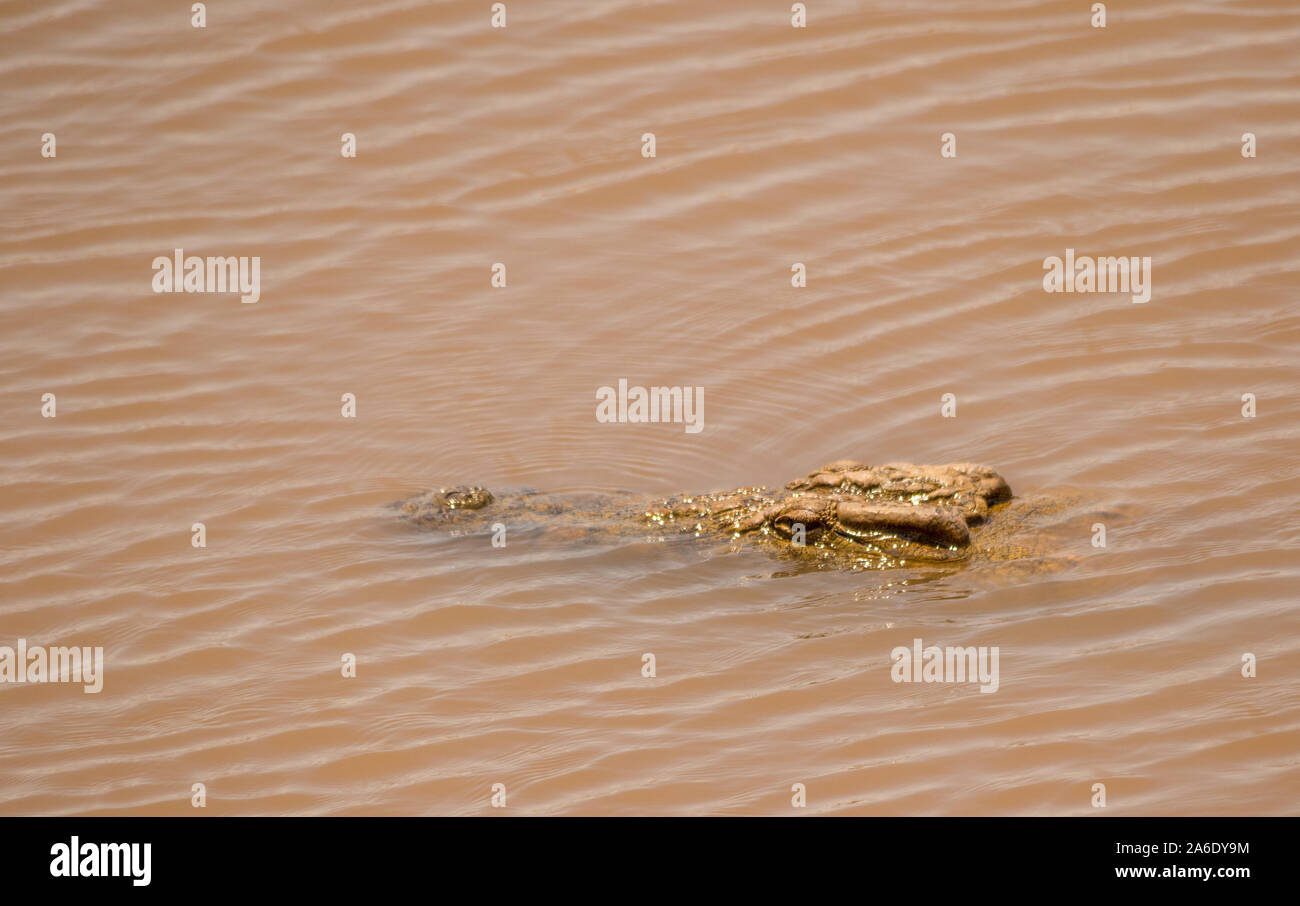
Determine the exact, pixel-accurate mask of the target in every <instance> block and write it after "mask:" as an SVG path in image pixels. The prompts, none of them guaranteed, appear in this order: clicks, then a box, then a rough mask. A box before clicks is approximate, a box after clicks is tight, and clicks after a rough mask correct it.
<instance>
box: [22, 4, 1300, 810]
mask: <svg viewBox="0 0 1300 906" xmlns="http://www.w3.org/2000/svg"><path fill="white" fill-rule="evenodd" d="M507 5H508V25H507V27H506V28H505V29H494V28H492V27H491V25H490V21H489V20H490V15H491V14H490V4H489V3H487V2H482V3H480V2H472V3H470V2H455V3H436V4H425V3H416V2H406V0H396V2H394V0H376V2H368V3H343V2H322V0H313V2H306V0H295V2H287V0H286V2H280V3H274V4H269V3H255V2H252V0H238V2H237V0H223V2H221V3H208V4H207V8H208V9H207V27H206V28H203V29H198V28H193V27H191V24H190V21H189V16H190V13H189V11H188V8H189V6H190V4H188V3H183V4H172V3H160V2H143V0H123V2H114V3H108V2H106V0H99V2H95V0H90V2H87V0H77V2H73V0H20V2H7V3H4V4H0V115H2V116H3V128H2V129H0V209H3V211H4V217H3V218H2V219H0V300H2V301H0V462H2V463H3V487H2V489H0V495H2V497H0V595H2V596H0V645H10V646H13V645H15V642H16V640H17V639H18V638H24V639H26V640H27V641H28V643H29V644H33V645H35V644H40V645H68V644H77V645H92V646H95V645H99V646H103V647H104V649H105V652H106V654H105V657H106V672H105V678H104V689H103V691H102V692H101V693H99V694H98V695H91V694H84V693H83V692H82V691H81V689H80V687H78V686H72V685H59V684H47V685H31V684H22V685H18V684H0V812H3V813H5V814H27V813H39V814H68V813H95V814H114V813H148V814H176V815H190V814H194V809H193V808H192V806H191V804H190V797H191V789H192V785H193V784H195V783H203V784H205V785H206V791H207V806H206V808H207V812H208V813H209V814H213V813H215V814H250V813H252V814H280V813H295V814H300V813H307V814H317V813H331V814H335V813H343V814H355V813H378V814H405V813H416V814H429V813H436V814H483V813H491V812H493V809H492V808H491V807H490V805H489V799H490V796H491V790H492V785H493V784H496V783H501V784H504V785H505V787H506V790H507V791H508V807H507V810H506V811H507V813H511V812H513V813H516V814H590V813H596V814H628V813H645V812H648V813H656V814H658V813H665V814H702V813H708V814H718V813H721V814H789V813H791V796H792V793H791V788H792V786H793V785H794V784H796V783H802V784H805V786H806V789H807V802H808V807H807V812H808V813H850V814H890V815H892V814H914V813H920V814H952V813H956V814H984V813H994V814H1042V815H1057V814H1075V815H1083V814H1095V813H1096V812H1097V811H1098V810H1097V809H1094V808H1093V806H1092V804H1091V803H1092V799H1093V792H1092V787H1093V785H1094V784H1095V783H1104V784H1105V785H1106V790H1107V806H1106V810H1107V812H1108V813H1110V814H1151V813H1156V814H1202V813H1203V814H1263V813H1291V814H1293V813H1296V812H1298V811H1300V754H1298V752H1300V691H1298V690H1300V685H1298V682H1297V681H1298V680H1300V669H1298V668H1297V658H1300V619H1297V606H1296V590H1297V588H1298V587H1300V584H1298V580H1300V557H1298V556H1297V548H1298V547H1300V545H1298V544H1297V542H1298V540H1300V530H1298V529H1297V518H1296V513H1297V510H1298V508H1300V468H1298V466H1297V462H1298V458H1297V453H1298V452H1300V428H1298V427H1297V416H1298V415H1300V402H1298V400H1300V378H1298V377H1297V370H1296V369H1297V363H1298V362H1300V313H1298V312H1300V309H1298V305H1300V300H1298V290H1300V241H1298V239H1300V216H1298V215H1300V116H1298V114H1300V54H1297V52H1296V49H1297V47H1300V7H1297V6H1296V5H1295V4H1294V3H1292V2H1289V0H1273V2H1266V0H1260V2H1227V0H1224V2H1208V0H1206V2H1178V3H1173V2H1169V3H1163V2H1151V3H1146V2H1144V3H1112V4H1109V6H1110V13H1109V21H1108V24H1107V27H1106V28H1105V29H1097V28H1093V27H1091V26H1090V24H1089V18H1090V13H1089V12H1088V7H1089V5H1090V4H1088V3H1076V2H1046V0H1043V2H1040V0H1029V2H1014V3H1009V4H986V3H973V2H972V3H938V2H903V3H888V4H881V3H859V2H848V0H810V2H809V3H808V6H809V7H810V9H809V14H808V15H809V21H808V27H807V28H806V29H795V28H792V27H791V25H790V12H789V4H788V3H785V2H777V3H752V2H742V0H735V2H725V3H721V2H719V3H714V2H684V0H680V2H679V0H674V2H630V0H611V2H602V3H589V2H576V0H575V2H562V0H546V2H541V0H509V2H508V4H507ZM47 132H50V133H54V134H55V135H56V137H57V157H55V158H48V159H47V158H42V156H41V153H40V152H41V136H42V135H43V134H44V133H47ZM345 132H351V133H353V134H355V136H356V138H357V156H356V157H355V159H347V158H344V157H343V156H342V155H341V154H340V147H341V146H340V137H341V135H342V134H343V133H345ZM646 132H653V133H654V134H655V138H656V156H655V157H654V158H645V157H643V156H642V153H641V148H642V135H643V134H644V133H646ZM947 132H951V133H953V134H954V135H955V136H956V148H957V156H956V157H955V158H944V157H943V156H941V154H940V136H941V135H942V134H943V133H947ZM1245 132H1252V133H1254V134H1255V135H1256V136H1257V148H1258V156H1257V157H1255V158H1246V157H1243V156H1242V153H1241V149H1242V135H1243V133H1245ZM175 248H183V249H185V251H186V253H187V254H196V255H231V256H259V257H260V258H261V299H260V301H258V302H257V303H256V304H241V303H240V302H239V299H238V297H237V296H234V295H229V294H226V295H217V294H208V295H199V294H172V293H168V294H155V293H154V292H153V291H152V290H151V283H150V281H151V279H152V277H153V271H152V270H151V262H152V261H153V259H154V258H155V257H156V256H160V255H161V256H169V255H171V254H172V250H173V249H175ZM1067 248H1073V249H1075V250H1076V251H1077V252H1078V254H1080V255H1136V256H1150V257H1151V258H1152V261H1153V265H1152V277H1153V292H1152V297H1151V301H1150V302H1148V303H1146V304H1134V303H1133V302H1131V301H1130V299H1129V297H1128V296H1127V295H1118V294H1049V293H1047V292H1045V291H1044V290H1043V287H1042V277H1043V260H1044V259H1045V258H1047V257H1048V256H1052V255H1057V256H1060V255H1064V253H1065V250H1066V249H1067ZM497 262H501V263H503V264H505V265H506V268H507V285H506V286H505V287H504V288H494V287H493V286H492V285H491V282H490V280H491V269H492V266H493V264H494V263H497ZM796 262H799V263H803V264H804V265H806V268H807V286H806V287H803V288H796V287H793V286H792V285H791V267H792V265H793V264H795V263H796ZM620 378H625V379H627V380H628V381H629V383H631V384H633V385H637V384H641V385H647V386H649V385H664V386H682V387H697V386H698V387H703V388H705V408H704V428H703V430H702V431H700V432H699V433H689V432H687V431H685V430H683V426H682V425H680V424H618V423H611V424H604V423H600V422H598V421H597V420H596V419H595V418H594V412H595V392H596V389H597V388H598V387H601V386H604V385H613V384H616V383H617V381H618V380H619V379H620ZM46 393H52V394H54V395H55V397H56V399H57V416H56V417H55V418H43V417H42V415H41V406H42V395H43V394H46ZM346 393H351V394H355V397H356V401H357V402H356V411H357V415H356V418H344V417H342V415H341V405H342V404H341V398H342V396H343V394H346ZM947 393H951V394H954V395H955V399H956V405H957V414H956V417H955V418H945V417H943V416H942V415H941V413H940V406H941V398H942V396H943V395H944V394H947ZM1247 393H1250V394H1254V395H1255V397H1256V400H1257V403H1256V405H1257V415H1256V416H1255V417H1254V418H1247V417H1243V414H1242V407H1243V403H1242V395H1243V394H1247ZM842 457H850V458H854V459H858V460H861V461H863V462H867V463H883V462H889V461H893V460H908V461H912V462H921V463H930V462H940V463H941V462H950V461H976V462H983V463H987V464H989V465H991V466H993V467H994V468H996V469H998V470H999V471H1000V472H1001V473H1002V474H1003V475H1004V476H1006V478H1007V480H1008V481H1009V482H1010V484H1011V486H1012V488H1014V489H1015V491H1016V493H1017V494H1018V495H1020V498H1021V499H1022V500H1047V501H1059V502H1061V503H1060V506H1059V507H1058V508H1056V509H1054V510H1053V513H1054V515H1052V516H1051V517H1050V518H1047V517H1042V518H1041V520H1040V521H1035V520H1033V519H1031V520H1028V521H1027V523H1026V525H1025V526H1024V527H1023V533H1022V539H1021V540H1026V541H1027V542H1028V543H1030V546H1032V547H1033V548H1034V550H1035V551H1036V553H1035V554H1034V555H1033V556H1022V557H1018V558H1014V559H1010V560H998V561H988V562H977V561H970V562H968V563H966V564H965V565H964V566H958V567H951V566H949V567H944V568H941V569H940V568H925V567H920V566H917V567H907V568H901V569H893V570H885V571H856V572H854V571H847V572H846V571H841V570H820V571H817V570H813V571H808V570H799V569H791V568H790V566H789V564H788V563H787V562H785V561H783V560H782V559H781V558H779V557H773V556H771V555H769V554H766V553H764V552H762V551H756V550H745V551H740V552H734V553H729V552H728V551H727V550H726V549H725V547H724V548H723V549H720V548H719V547H718V546H717V545H711V544H707V543H705V544H700V543H697V542H695V541H694V540H692V539H689V538H688V539H679V540H672V541H664V542H663V543H646V542H645V541H643V540H641V539H639V538H635V537H624V536H613V535H611V537H609V538H608V539H603V540H602V539H601V538H599V537H597V538H596V539H595V540H594V541H593V540H591V539H587V540H586V541H584V542H583V543H573V542H572V540H567V541H566V540H565V538H564V536H563V533H559V535H558V536H557V534H556V533H553V532H541V531H533V530H528V529H522V528H521V529H520V530H519V531H517V532H514V533H511V534H509V535H508V543H507V546H506V547H505V548H504V549H500V548H493V547H492V546H491V544H490V542H489V539H488V538H486V537H469V538H450V539H448V538H444V537H440V536H436V535H432V534H429V533H426V532H416V531H412V530H411V529H410V527H409V526H406V525H403V524H401V523H400V522H399V521H398V520H396V519H395V518H394V516H393V513H392V511H390V510H388V509H385V505H386V504H388V503H390V502H392V501H394V500H397V499H399V498H402V497H405V496H408V495H410V494H414V493H417V492H419V491H421V490H423V489H425V488H429V487H437V486H445V485H455V484H462V483H464V484H470V483H481V484H484V485H486V486H487V487H490V488H509V487H516V488H518V487H529V488H537V489H541V490H545V491H550V492H555V493H559V494H572V493H578V492H616V491H630V492H636V493H643V494H648V495H670V494H675V493H679V492H694V491H710V490H718V489H725V488H734V487H738V486H749V485H780V484H783V483H784V482H786V481H788V480H790V479H792V478H794V477H796V476H800V475H803V474H804V473H806V472H808V470H810V469H813V468H815V467H818V466H820V465H821V464H823V463H825V462H828V461H830V460H833V459H838V458H842ZM196 522H202V523H204V524H205V526H206V532H207V547H206V548H203V549H196V548H195V547H193V546H192V545H191V526H192V525H193V524H194V523H196ZM1095 523H1103V524H1104V525H1105V526H1106V530H1107V546H1106V547H1105V548H1097V547H1094V546H1093V544H1092V539H1093V537H1094V532H1093V529H1092V527H1093V525H1094V524H1095ZM915 638H921V639H923V640H924V642H925V644H927V645H929V644H936V645H940V646H947V645H971V646H981V645H982V646H998V647H999V650H1000V673H1001V678H1000V687H999V688H998V690H997V692H996V693H994V694H981V693H980V692H979V691H978V690H977V689H976V688H975V687H974V686H973V685H970V684H924V683H912V684H901V683H897V684H896V683H894V682H893V681H892V680H891V676H890V666H891V663H892V661H891V659H890V652H891V649H893V648H894V647H895V646H900V645H901V646H909V645H911V644H912V640H913V639H915ZM345 652H346V653H352V654H354V655H355V656H356V658H357V676H356V677H355V678H344V677H343V676H341V667H340V664H341V658H342V657H343V655H344V653H345ZM645 653H653V654H654V655H655V659H656V672H657V675H656V676H655V677H654V678H646V677H643V676H642V655H643V654H645ZM1246 653H1250V654H1253V655H1254V656H1255V657H1256V658H1257V659H1258V666H1257V673H1258V675H1257V676H1256V677H1254V678H1245V677H1243V676H1242V674H1241V667H1242V656H1243V654H1246Z"/></svg>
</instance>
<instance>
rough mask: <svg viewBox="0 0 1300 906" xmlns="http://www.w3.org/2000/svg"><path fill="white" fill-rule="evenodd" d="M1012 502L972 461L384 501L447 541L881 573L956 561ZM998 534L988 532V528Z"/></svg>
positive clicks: (990, 473) (855, 465)
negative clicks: (758, 553) (717, 545)
mask: <svg viewBox="0 0 1300 906" xmlns="http://www.w3.org/2000/svg"><path fill="white" fill-rule="evenodd" d="M1011 499H1012V493H1011V488H1010V486H1009V485H1008V484H1007V482H1006V480H1005V479H1003V478H1002V476H1001V475H999V474H998V473H997V472H996V471H994V470H993V469H991V468H989V467H988V466H984V465H978V464H976V463H968V462H962V463H950V464H947V465H915V464H913V463H905V462H894V463H887V464H885V465H879V466H869V465H864V464H862V463H860V462H856V461H853V460H837V461H836V462H832V463H830V464H829V465H826V466H823V467H822V468H820V469H816V470H814V471H812V472H810V473H808V474H807V475H805V476H804V477H802V478H798V479H795V480H794V481H791V482H790V483H789V484H787V485H786V486H785V487H784V488H780V489H774V490H770V489H768V488H765V487H752V488H736V489H734V490H729V491H720V492H713V493H708V494H683V495H680V496H676V497H669V498H667V499H662V498H647V497H640V496H637V495H627V494H614V495H556V494H541V493H537V492H532V491H523V492H519V493H514V494H503V495H501V496H499V497H498V496H497V495H495V494H493V493H492V492H491V491H489V490H488V489H487V488H484V487H480V486H468V485H461V486H457V487H449V488H438V489H435V490H431V491H426V492H424V493H422V494H418V495H416V496H414V497H411V498H408V499H406V500H402V501H399V502H398V503H396V504H394V506H395V507H396V509H397V510H398V512H399V514H400V516H401V517H402V518H403V519H405V520H406V521H408V522H410V523H411V524H413V525H416V526H418V527H421V528H425V529H433V530H438V531H442V532H446V533H448V534H457V535H462V534H486V533H490V532H492V531H495V530H498V529H499V528H500V527H502V526H506V527H512V528H513V527H516V526H521V525H522V526H538V525H541V526H549V527H552V528H555V529H558V530H561V531H564V530H567V531H568V532H570V533H574V534H576V535H578V536H583V535H587V534H591V535H595V536H600V535H603V534H608V533H610V532H616V533H619V534H629V533H632V534H641V535H644V536H645V537H646V538H648V539H662V538H665V537H667V536H672V535H689V536H694V537H697V538H714V539H718V540H727V541H732V542H739V541H752V542H754V543H756V544H759V545H764V546H767V547H769V548H773V549H775V550H777V551H779V552H782V553H787V554H790V555H793V556H799V557H804V558H809V557H811V558H813V559H816V560H819V561H822V563H823V564H825V565H830V566H848V567H855V568H861V567H888V566H899V565H906V564H907V563H908V562H909V561H928V562H933V561H954V560H962V559H964V558H966V557H967V556H968V553H969V552H970V551H971V550H972V548H973V546H974V542H975V541H976V540H977V539H978V536H979V534H980V533H981V532H986V531H988V528H986V525H991V524H992V523H993V522H995V521H996V520H997V518H998V516H997V514H998V513H999V512H1000V511H1001V510H1002V509H1003V507H1002V505H1003V504H1006V503H1007V502H1008V501H1010V500H1011ZM992 534H995V535H996V534H998V533H992Z"/></svg>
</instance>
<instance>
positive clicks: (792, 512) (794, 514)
mask: <svg viewBox="0 0 1300 906" xmlns="http://www.w3.org/2000/svg"><path fill="white" fill-rule="evenodd" d="M799 525H802V526H803V529H804V537H805V538H807V539H808V540H810V541H811V540H813V539H814V538H817V537H818V536H819V535H821V533H822V532H824V531H825V530H826V520H825V519H824V518H823V516H822V514H821V513H818V512H817V511H815V510H809V509H804V508H801V507H800V508H791V509H788V510H785V511H783V512H782V513H780V514H779V515H778V516H777V517H776V518H774V519H773V520H772V529H773V530H774V531H775V532H776V533H777V534H778V535H780V536H781V537H782V538H786V539H790V538H793V537H794V533H795V527H796V526H799Z"/></svg>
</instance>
